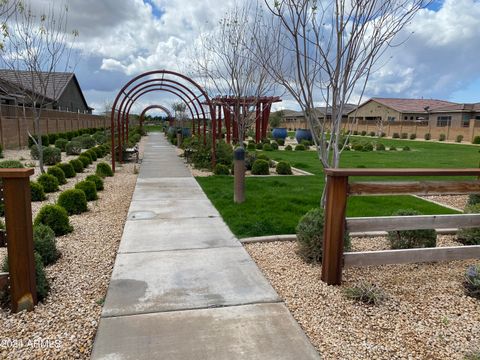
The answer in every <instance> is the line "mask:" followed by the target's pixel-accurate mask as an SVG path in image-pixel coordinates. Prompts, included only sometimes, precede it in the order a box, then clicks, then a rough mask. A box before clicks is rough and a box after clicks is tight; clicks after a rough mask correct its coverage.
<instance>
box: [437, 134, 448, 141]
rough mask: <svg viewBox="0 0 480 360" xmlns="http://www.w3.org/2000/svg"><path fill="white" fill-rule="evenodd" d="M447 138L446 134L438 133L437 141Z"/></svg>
mask: <svg viewBox="0 0 480 360" xmlns="http://www.w3.org/2000/svg"><path fill="white" fill-rule="evenodd" d="M446 139H447V136H446V135H445V134H440V136H439V138H438V140H439V141H445V140H446Z"/></svg>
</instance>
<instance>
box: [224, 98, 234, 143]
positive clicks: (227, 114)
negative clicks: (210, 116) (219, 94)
mask: <svg viewBox="0 0 480 360" xmlns="http://www.w3.org/2000/svg"><path fill="white" fill-rule="evenodd" d="M223 113H224V115H225V131H226V135H227V143H229V144H230V143H231V141H232V139H231V132H230V116H231V113H230V108H228V107H227V106H226V105H224V106H223Z"/></svg>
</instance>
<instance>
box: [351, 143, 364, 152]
mask: <svg viewBox="0 0 480 360" xmlns="http://www.w3.org/2000/svg"><path fill="white" fill-rule="evenodd" d="M352 150H355V151H363V145H362V144H359V143H354V144H352Z"/></svg>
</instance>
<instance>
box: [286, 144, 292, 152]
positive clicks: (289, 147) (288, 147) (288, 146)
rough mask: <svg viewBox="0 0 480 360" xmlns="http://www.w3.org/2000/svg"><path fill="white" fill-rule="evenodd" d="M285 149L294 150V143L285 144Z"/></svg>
mask: <svg viewBox="0 0 480 360" xmlns="http://www.w3.org/2000/svg"><path fill="white" fill-rule="evenodd" d="M285 150H287V151H292V150H293V148H292V145H290V144H289V145H287V146H285Z"/></svg>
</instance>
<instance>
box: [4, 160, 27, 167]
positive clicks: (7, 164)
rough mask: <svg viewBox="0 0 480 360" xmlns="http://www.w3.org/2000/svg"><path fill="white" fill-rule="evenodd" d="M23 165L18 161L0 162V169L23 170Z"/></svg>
mask: <svg viewBox="0 0 480 360" xmlns="http://www.w3.org/2000/svg"><path fill="white" fill-rule="evenodd" d="M23 167H24V166H23V164H22V163H21V162H20V161H18V160H2V161H0V169H23Z"/></svg>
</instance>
